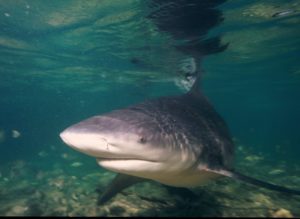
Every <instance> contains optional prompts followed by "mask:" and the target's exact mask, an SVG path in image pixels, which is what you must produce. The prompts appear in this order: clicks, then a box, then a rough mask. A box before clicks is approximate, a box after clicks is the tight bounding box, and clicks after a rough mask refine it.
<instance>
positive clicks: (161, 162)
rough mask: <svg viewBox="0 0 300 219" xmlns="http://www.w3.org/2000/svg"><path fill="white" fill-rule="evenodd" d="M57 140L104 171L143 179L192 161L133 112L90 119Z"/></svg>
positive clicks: (144, 117)
mask: <svg viewBox="0 0 300 219" xmlns="http://www.w3.org/2000/svg"><path fill="white" fill-rule="evenodd" d="M60 137H61V138H62V139H63V141H64V142H65V143H66V144H68V145H69V146H71V147H72V148H74V149H76V150H78V151H80V152H82V153H85V154H87V155H90V156H92V157H95V158H97V161H98V163H99V165H101V166H103V167H105V168H107V169H110V170H113V171H116V172H120V173H127V174H130V175H135V176H141V177H146V178H151V175H153V176H154V177H155V175H157V174H162V172H165V171H168V172H170V171H180V170H181V169H185V168H188V166H190V165H192V162H194V160H195V159H194V157H193V154H191V153H190V152H189V151H187V150H183V149H182V148H183V147H180V145H177V144H178V143H175V142H177V141H175V140H174V136H173V135H170V134H168V133H166V132H165V129H164V128H163V127H161V125H160V124H158V122H157V121H156V120H155V119H153V117H151V116H149V115H147V114H145V113H142V112H139V111H135V110H128V109H124V110H116V111H113V112H111V113H108V114H105V115H102V116H94V117H91V118H89V119H86V120H83V121H82V122H79V123H77V124H75V125H73V126H70V127H69V128H67V129H66V130H64V131H63V132H62V133H61V134H60ZM152 178H153V177H152Z"/></svg>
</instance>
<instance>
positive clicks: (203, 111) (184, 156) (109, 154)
mask: <svg viewBox="0 0 300 219" xmlns="http://www.w3.org/2000/svg"><path fill="white" fill-rule="evenodd" d="M199 78H200V77H198V78H197V80H196V81H195V83H194V86H193V87H192V88H191V90H190V91H189V92H187V93H185V94H183V95H179V96H173V97H160V98H157V99H153V100H146V101H145V102H142V103H139V104H136V105H132V106H129V107H127V108H124V109H118V110H114V111H112V112H109V113H106V114H103V115H98V116H94V117H91V118H88V119H86V120H83V121H81V122H79V123H77V124H75V125H72V126H70V127H69V128H67V129H66V130H64V131H63V132H62V133H61V134H60V136H61V138H62V139H63V141H64V142H65V143H66V144H68V145H69V146H71V147H72V148H74V149H75V150H78V151H80V152H82V153H85V154H87V155H90V156H92V157H95V158H96V159H97V162H98V164H99V165H100V166H102V167H104V168H106V169H108V170H111V171H114V172H117V173H119V175H117V177H116V178H115V179H114V180H113V182H112V183H111V185H110V186H109V187H108V189H107V190H106V192H105V193H104V194H103V196H102V198H101V200H100V202H105V201H107V200H109V199H110V198H111V197H113V196H114V195H115V194H116V193H118V192H120V191H121V190H122V189H124V188H126V187H128V186H131V185H133V184H135V183H137V182H142V181H144V180H147V179H150V180H154V181H157V182H160V183H162V184H165V185H168V186H174V187H184V188H191V187H196V186H200V185H203V184H206V183H207V182H209V181H211V180H215V179H218V178H220V177H223V176H227V177H231V178H234V179H237V180H240V181H244V182H247V183H250V184H254V185H257V186H261V187H264V188H268V189H271V190H276V191H279V192H284V193H289V194H296V195H300V192H299V191H296V190H292V189H288V188H285V187H282V186H277V185H274V184H270V183H267V182H263V181H260V180H258V179H254V178H251V177H248V176H245V175H243V174H241V173H238V172H236V171H235V170H234V168H233V160H234V144H233V142H232V140H231V139H232V138H231V135H230V132H229V130H228V128H227V125H226V123H225V121H224V120H223V119H222V118H221V116H220V115H219V114H218V113H217V112H216V111H215V109H214V107H213V106H212V105H211V104H210V102H209V101H208V99H207V98H206V97H205V96H204V94H203V93H202V92H201V91H200V88H199Z"/></svg>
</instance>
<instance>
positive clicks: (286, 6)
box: [0, 0, 300, 217]
mask: <svg viewBox="0 0 300 219" xmlns="http://www.w3.org/2000/svg"><path fill="white" fill-rule="evenodd" d="M159 2H160V1H154V0H153V1H150V0H149V1H141V0H102V1H100V0H89V1H83V0H72V1H71V0H64V1H58V0H54V1H42V0H19V1H17V0H10V1H6V0H0V17H1V19H0V106H1V107H0V215H1V216H10V215H24V216H29V215H36V216H38V215H42V216H48V215H57V216H80V215H83V216H276V215H281V216H296V217H300V210H299V209H300V204H299V203H300V199H299V197H296V196H287V195H284V194H280V193H276V192H271V191H268V190H265V189H260V188H257V187H253V186H248V185H245V184H242V183H238V182H235V181H233V180H230V179H222V180H219V181H217V182H212V183H210V184H208V185H206V186H203V187H199V188H195V189H193V191H194V192H195V193H196V194H197V195H198V198H197V199H196V200H193V201H187V200H185V199H184V198H182V197H179V196H177V195H176V194H172V193H169V192H168V191H167V190H166V189H165V188H164V187H162V186H161V185H160V184H158V183H154V182H146V183H142V184H138V185H136V186H133V187H130V188H128V189H127V190H124V191H123V192H122V193H120V194H118V195H117V196H115V197H114V198H113V199H112V200H111V201H109V202H108V203H106V204H104V205H102V206H99V205H97V198H98V196H99V194H101V192H103V191H104V189H105V187H106V185H108V183H109V182H110V180H111V179H112V178H113V177H114V175H115V173H112V172H109V171H107V170H105V169H102V168H101V167H99V166H98V165H97V163H96V162H95V160H94V158H91V157H88V156H86V155H83V154H81V153H79V152H76V151H74V150H72V149H71V148H69V147H68V146H66V145H65V144H64V143H63V142H62V141H61V139H60V138H59V133H60V132H61V131H62V130H63V129H65V128H66V127H68V126H69V125H71V124H74V123H76V122H79V121H80V120H82V119H85V118H87V117H90V116H93V115H97V114H101V113H105V112H108V111H110V110H113V109H118V108H122V107H125V106H128V105H130V104H134V103H138V102H140V101H143V100H145V99H149V98H154V97H159V96H167V95H176V94H178V95H179V94H182V93H183V92H185V91H184V89H183V88H182V86H178V83H176V82H178V81H184V80H185V78H184V77H183V75H181V74H180V73H179V72H178V69H179V68H180V62H181V61H182V60H184V59H186V58H189V57H191V56H193V57H196V58H199V60H198V64H199V65H201V68H202V69H203V71H204V75H203V81H202V86H203V91H204V93H205V94H206V95H207V96H208V98H209V99H210V100H211V102H212V103H213V105H214V106H215V108H216V110H217V111H218V112H219V113H220V114H221V115H222V117H223V118H224V119H225V120H226V122H227V124H228V126H229V128H230V130H231V133H232V136H233V138H234V141H235V143H236V165H235V166H236V168H237V169H238V170H241V171H242V172H244V173H247V174H248V175H251V176H255V177H257V178H260V179H263V180H266V181H269V182H273V183H277V184H280V185H285V186H287V187H290V188H294V189H296V188H298V189H300V187H299V185H300V161H299V155H300V149H299V143H300V135H299V129H300V125H299V124H300V115H299V112H300V101H299V100H300V64H299V57H300V30H299V23H300V16H299V11H300V2H299V1H297V0H273V1H271V0H263V1H261V0H255V1H246V0H228V1H224V3H223V4H217V6H216V7H215V8H214V10H216V11H218V13H219V15H220V17H224V20H223V21H222V20H220V22H216V23H215V25H211V26H209V25H208V26H207V27H206V29H205V28H204V30H205V31H203V32H201V31H199V29H196V27H197V28H200V29H201V25H199V26H197V25H195V29H193V25H191V28H188V26H189V22H192V20H190V21H189V22H187V23H186V24H185V26H182V27H180V25H179V26H177V28H174V27H173V26H166V25H165V26H163V25H162V24H161V23H160V22H161V21H159V20H156V19H154V18H151V16H149V15H151V14H152V15H153V14H155V11H156V10H158V11H159V9H158V8H159V4H158V3H159ZM190 2H191V3H193V2H194V1H192V0H191V1H190ZM199 2H206V1H199ZM199 2H198V3H199ZM215 2H216V3H218V2H219V3H221V2H223V1H215ZM165 3H168V4H169V5H171V6H168V7H172V3H174V1H165ZM180 3H182V4H183V5H184V3H186V1H181V0H180ZM157 4H158V5H157ZM190 7H191V8H190V9H193V7H194V6H193V5H192V4H191V6H190ZM204 11H205V10H204ZM283 12H287V13H286V14H281V15H280V14H279V15H278V16H277V15H276V13H283ZM183 13H184V14H188V13H189V10H187V11H185V10H183ZM199 13H200V12H199ZM208 14H209V16H208V17H206V19H213V18H216V16H217V15H215V14H210V13H208ZM170 19H171V18H170ZM173 19H175V18H174V17H173ZM167 21H168V22H169V21H172V20H167ZM168 22H166V23H168ZM193 22H195V21H193ZM201 22H203V25H204V24H209V23H210V22H204V21H201V20H199V23H200V24H202V23H201ZM196 24H197V22H196ZM173 25H175V24H174V23H173ZM175 26H176V25H175ZM191 37H198V38H201V39H212V38H214V37H219V38H220V42H219V45H218V46H219V47H222V45H227V44H228V46H227V48H226V49H225V50H224V51H218V52H217V51H214V50H213V49H211V50H210V53H209V54H204V55H203V53H204V52H203V51H204V49H203V48H204V47H201V48H200V49H196V48H195V46H194V47H192V49H190V50H189V51H188V52H187V51H182V50H180V49H178V45H184V43H186V42H188V41H189V40H190V38H191ZM203 45H205V44H203ZM202 49H203V50H202ZM201 54H202V55H203V57H202V60H201V61H200V56H202V55H201Z"/></svg>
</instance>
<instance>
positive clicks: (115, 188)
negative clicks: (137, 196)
mask: <svg viewBox="0 0 300 219" xmlns="http://www.w3.org/2000/svg"><path fill="white" fill-rule="evenodd" d="M145 180H146V179H143V178H139V177H135V176H129V175H125V174H121V173H119V174H118V175H117V176H116V177H115V178H114V179H113V180H112V182H111V183H110V184H109V185H108V187H107V188H106V190H105V191H104V193H103V194H102V195H101V197H100V198H99V199H98V204H103V203H105V202H107V201H109V200H110V199H111V198H112V197H113V196H114V195H116V194H117V193H119V192H121V191H122V190H123V189H126V188H127V187H129V186H132V185H134V184H136V183H140V182H143V181H145Z"/></svg>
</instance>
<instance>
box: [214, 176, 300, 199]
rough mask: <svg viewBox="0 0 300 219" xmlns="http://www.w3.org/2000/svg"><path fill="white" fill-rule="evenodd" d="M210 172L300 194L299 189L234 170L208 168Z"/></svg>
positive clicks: (283, 191)
mask: <svg viewBox="0 0 300 219" xmlns="http://www.w3.org/2000/svg"><path fill="white" fill-rule="evenodd" d="M209 171H210V172H214V173H217V174H220V175H223V176H227V177H230V178H233V179H236V180H239V181H242V182H246V183H249V184H252V185H255V186H259V187H263V188H266V189H269V190H273V191H277V192H282V193H286V194H291V195H300V190H294V189H289V188H286V187H283V186H279V185H274V184H271V183H268V182H264V181H261V180H258V179H255V178H252V177H249V176H246V175H244V174H241V173H239V172H236V171H230V170H209Z"/></svg>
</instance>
